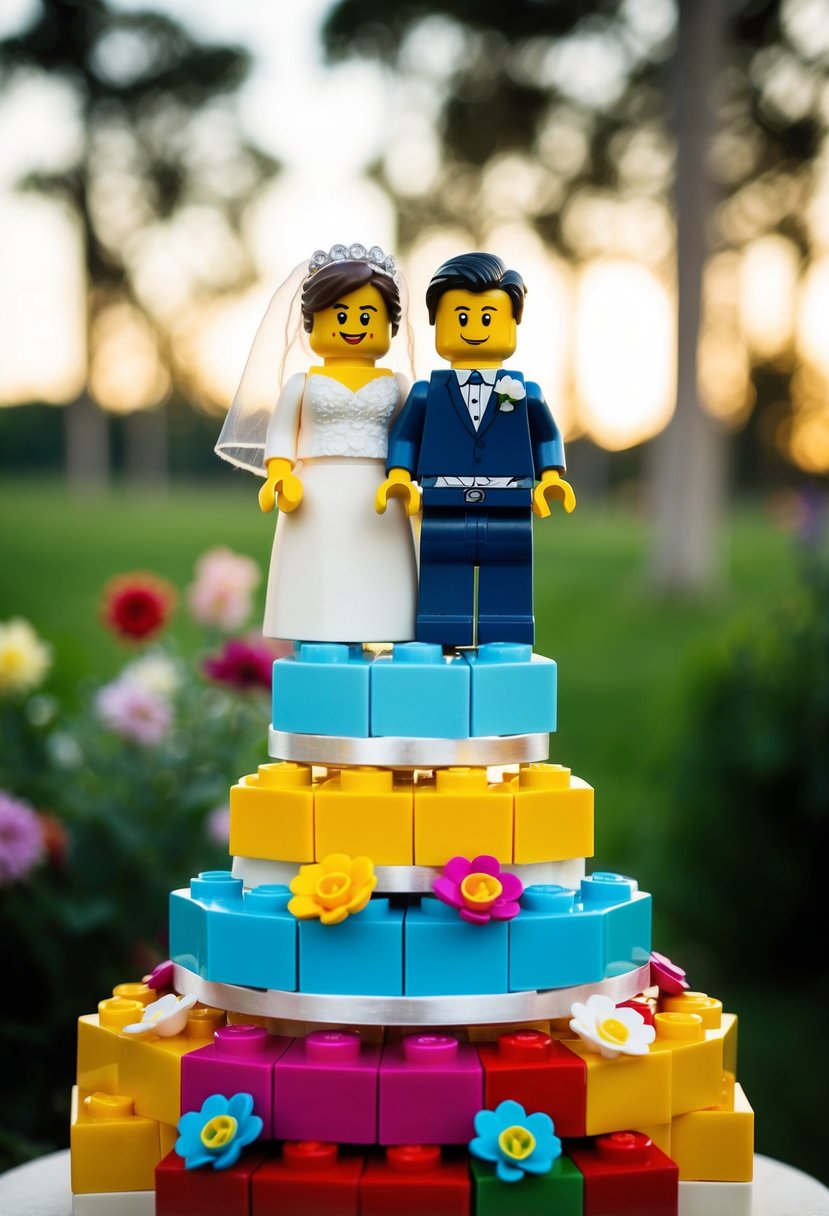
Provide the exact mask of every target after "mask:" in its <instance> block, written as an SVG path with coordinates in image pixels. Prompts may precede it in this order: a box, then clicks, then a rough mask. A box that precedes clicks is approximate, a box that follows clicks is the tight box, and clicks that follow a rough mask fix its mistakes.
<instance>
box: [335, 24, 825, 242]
mask: <svg viewBox="0 0 829 1216" xmlns="http://www.w3.org/2000/svg"><path fill="white" fill-rule="evenodd" d="M822 7H823V6H822V5H820V4H807V3H806V2H805V0H788V2H787V0H732V3H731V4H730V5H725V4H724V5H723V8H724V11H725V14H726V19H727V26H728V36H729V45H728V49H727V53H726V55H725V57H724V63H723V69H724V70H723V79H722V82H721V89H720V104H719V130H718V132H717V136H716V140H715V143H714V146H713V147H712V148H711V149H710V154H709V160H708V167H709V171H710V173H711V174H712V175H713V177H714V178H715V179H716V180H717V181H718V182H719V183H720V184H721V185H722V187H723V189H724V191H725V193H726V194H727V195H728V197H729V198H730V199H731V200H732V203H733V204H734V206H733V207H732V210H731V212H728V211H727V212H726V214H725V216H724V219H723V225H724V230H723V232H722V234H721V239H729V238H730V239H732V240H736V239H737V238H738V237H741V238H742V239H743V240H748V239H751V238H752V237H755V236H757V235H760V234H761V233H762V232H765V231H769V230H772V229H774V230H779V231H783V232H785V234H786V235H787V236H789V237H790V238H791V239H792V240H794V241H795V242H796V243H797V245H798V248H799V249H800V250H801V251H802V252H803V253H806V252H808V249H809V237H808V233H807V232H806V230H805V228H804V224H803V217H802V211H801V208H800V203H801V202H802V197H803V183H802V178H801V174H802V171H803V169H804V167H805V166H807V165H808V164H810V163H811V161H812V160H813V159H814V157H815V156H816V154H817V152H818V150H819V147H820V143H821V140H822V137H823V135H824V134H825V130H826V113H825V98H824V95H823V91H822V90H823V86H824V84H825V72H826V68H827V65H829V39H827V37H826V34H825V30H824V31H823V34H822V35H821V31H820V18H821V13H820V10H821V8H822ZM823 16H824V19H825V8H823ZM677 24H678V12H677V8H676V6H675V5H674V4H673V3H671V0H658V2H657V3H653V4H644V3H637V2H636V0H597V2H594V3H590V4H586V3H584V0H511V2H510V3H509V4H504V3H503V0H399V2H398V3H396V4H394V5H391V6H390V5H388V4H383V3H381V0H338V2H337V3H335V5H334V7H333V9H332V10H331V12H330V13H329V16H328V18H327V20H326V23H325V26H324V29H323V39H324V43H325V47H326V51H327V53H328V55H329V57H330V58H331V59H332V60H339V59H343V58H346V57H349V56H364V57H372V58H375V59H376V60H378V61H379V62H381V63H384V64H386V65H388V66H390V67H391V68H392V69H393V70H394V71H395V72H397V73H400V75H401V77H402V78H403V79H404V80H407V81H408V82H409V83H408V87H409V88H411V89H412V91H413V94H412V95H414V92H415V91H416V90H417V89H418V88H419V86H420V85H424V86H428V90H429V97H430V104H429V106H428V107H424V108H423V109H422V110H421V116H423V115H426V116H428V118H429V121H430V123H431V126H432V129H433V131H434V133H435V135H436V136H437V138H438V140H439V141H440V164H439V167H438V169H437V172H436V174H435V176H434V177H433V178H431V179H429V180H426V179H424V180H422V182H421V187H422V188H421V189H420V190H419V191H418V189H417V187H416V184H414V183H412V182H411V181H410V182H409V183H408V185H407V192H406V194H405V195H403V194H401V191H400V187H399V184H398V183H397V182H396V180H395V176H394V173H393V172H392V173H390V172H389V158H388V157H387V158H386V160H385V161H384V162H383V163H382V164H380V165H379V166H378V169H377V172H378V176H379V178H380V179H381V180H382V181H383V182H384V184H385V185H386V186H387V188H389V189H390V191H391V192H392V193H393V194H394V195H395V196H396V197H397V199H398V202H399V205H400V207H401V215H402V217H403V222H404V229H403V231H402V237H403V241H404V243H406V242H408V241H411V240H412V239H413V238H414V237H415V236H416V235H417V233H418V232H419V231H420V230H422V228H423V227H424V225H425V224H428V223H434V222H436V221H444V222H447V221H449V222H451V221H455V222H459V221H460V222H463V224H464V225H468V224H469V223H470V222H473V223H474V218H472V219H470V217H475V216H478V217H480V219H481V220H483V221H484V222H486V221H487V220H488V219H490V218H491V211H490V207H489V205H488V204H487V200H486V198H482V197H481V195H482V181H483V176H482V171H483V170H485V169H487V168H491V167H492V165H493V162H495V161H496V160H497V159H498V158H503V157H507V156H514V157H518V158H527V159H529V160H531V163H532V167H533V169H534V170H535V172H536V175H537V182H536V186H535V188H534V189H533V190H532V191H531V193H530V196H529V197H527V198H523V199H522V200H521V203H522V205H523V211H524V214H525V216H526V218H527V219H528V220H529V221H530V222H532V223H533V225H534V226H535V227H536V228H537V230H538V231H539V232H540V233H541V235H542V236H543V237H544V238H545V239H546V240H547V241H548V242H550V243H551V244H552V245H554V246H555V247H556V248H558V249H560V250H561V251H562V252H564V253H566V254H569V255H571V256H575V257H581V256H584V255H585V253H587V252H590V249H589V245H588V244H587V241H588V240H589V236H588V234H587V233H585V232H584V231H583V230H582V227H581V226H580V225H579V224H578V223H576V222H575V221H574V217H573V210H572V203H573V201H574V200H575V199H576V197H577V196H578V195H579V194H580V193H582V192H584V191H587V190H599V191H602V190H613V191H614V192H617V193H622V194H631V193H635V194H639V195H642V196H647V195H661V194H663V193H664V192H665V191H666V189H667V188H668V187H669V186H670V183H671V175H672V170H673V161H674V155H675V148H674V139H673V134H672V130H671V127H670V114H671V110H672V108H673V106H674V102H675V97H674V95H673V89H672V80H671V73H670V70H669V66H670V62H671V59H672V56H673V55H674V53H675V51H676V33H677ZM812 26H815V27H816V28H814V30H813V29H812V28H811V27H812ZM787 187H788V188H787ZM471 198H474V200H475V202H476V203H481V206H480V207H477V206H472V207H470V199H471ZM750 200H751V201H753V202H754V204H755V205H754V207H753V208H751V211H752V214H751V217H749V216H748V215H746V214H744V212H746V211H747V210H749V203H750ZM761 202H762V203H763V204H764V205H762V206H760V203H761ZM568 204H570V205H569V206H568ZM735 211H739V212H740V218H741V221H742V222H741V225H736V224H735V223H734V220H733V213H734V212H735ZM729 217H732V218H731V219H729ZM594 239H596V238H595V235H594Z"/></svg>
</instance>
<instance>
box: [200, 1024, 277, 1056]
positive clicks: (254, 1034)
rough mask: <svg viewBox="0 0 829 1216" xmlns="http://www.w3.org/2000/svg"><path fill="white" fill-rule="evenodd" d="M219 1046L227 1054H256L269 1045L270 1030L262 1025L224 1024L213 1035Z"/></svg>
mask: <svg viewBox="0 0 829 1216" xmlns="http://www.w3.org/2000/svg"><path fill="white" fill-rule="evenodd" d="M213 1038H214V1041H215V1043H216V1046H217V1048H218V1049H219V1050H220V1051H221V1052H222V1053H223V1054H226V1055H232V1056H255V1055H258V1054H259V1052H261V1051H264V1050H265V1048H266V1047H267V1045H268V1032H267V1031H266V1030H265V1029H264V1028H263V1027H262V1026H246V1025H244V1024H243V1023H242V1024H239V1025H236V1026H222V1027H220V1029H219V1030H217V1031H216V1032H215V1034H214V1035H213Z"/></svg>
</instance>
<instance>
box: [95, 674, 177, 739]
mask: <svg viewBox="0 0 829 1216" xmlns="http://www.w3.org/2000/svg"><path fill="white" fill-rule="evenodd" d="M95 708H96V710H97V711H98V715H99V717H100V719H101V721H102V722H103V723H104V725H105V726H108V727H109V729H110V730H112V731H114V732H115V734H117V735H121V737H122V738H124V739H129V740H130V741H131V742H132V743H140V744H141V745H142V747H152V746H154V745H155V744H156V743H160V742H161V740H162V739H163V738H164V736H165V735H166V734H167V733H168V732H169V730H170V727H171V726H172V724H173V711H172V709H171V708H170V705H169V703H168V702H167V701H165V699H164V698H163V697H160V696H158V694H157V693H154V692H151V691H150V689H148V688H145V687H144V686H143V685H141V684H138V683H136V682H135V681H133V680H130V679H127V678H126V677H123V676H122V677H121V678H120V679H118V680H113V682H112V683H111V684H105V685H104V687H103V688H102V689H101V690H100V692H99V693H98V695H97V697H96V698H95Z"/></svg>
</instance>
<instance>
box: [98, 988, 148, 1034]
mask: <svg viewBox="0 0 829 1216" xmlns="http://www.w3.org/2000/svg"><path fill="white" fill-rule="evenodd" d="M143 1014H144V1006H143V1005H142V1004H141V1002H140V1001H131V1000H128V999H127V998H126V997H123V996H111V997H107V999H106V1000H105V1001H99V1002H98V1024H99V1025H100V1026H105V1027H106V1028H107V1030H123V1029H124V1027H125V1026H129V1024H130V1022H135V1021H137V1020H138V1019H140V1018H141V1017H143Z"/></svg>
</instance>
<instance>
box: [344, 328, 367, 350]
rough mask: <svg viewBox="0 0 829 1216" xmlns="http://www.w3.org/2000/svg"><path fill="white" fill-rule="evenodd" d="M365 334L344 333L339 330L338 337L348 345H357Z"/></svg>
mask: <svg viewBox="0 0 829 1216" xmlns="http://www.w3.org/2000/svg"><path fill="white" fill-rule="evenodd" d="M365 336H366V335H365V334H345V333H343V331H342V330H340V337H341V338H342V340H343V341H344V342H347V343H348V345H349V346H359V345H360V343H361V342H362V340H363V338H364V337H365Z"/></svg>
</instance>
